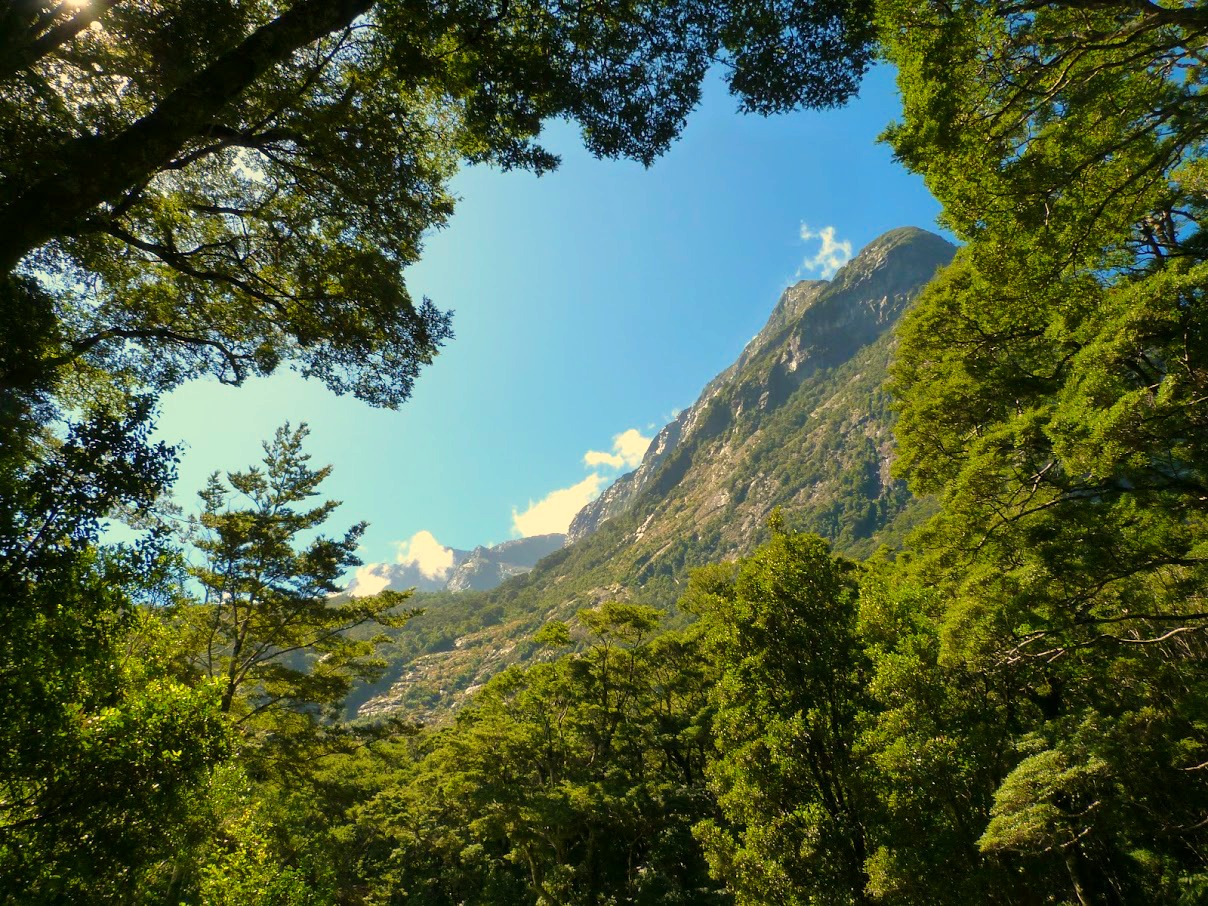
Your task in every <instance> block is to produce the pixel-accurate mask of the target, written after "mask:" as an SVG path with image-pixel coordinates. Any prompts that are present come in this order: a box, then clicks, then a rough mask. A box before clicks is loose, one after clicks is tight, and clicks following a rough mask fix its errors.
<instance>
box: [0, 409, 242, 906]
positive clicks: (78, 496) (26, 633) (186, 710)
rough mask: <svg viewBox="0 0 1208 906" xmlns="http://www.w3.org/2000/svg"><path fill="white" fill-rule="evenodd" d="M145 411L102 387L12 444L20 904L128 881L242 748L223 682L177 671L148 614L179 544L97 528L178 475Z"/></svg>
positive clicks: (3, 615) (7, 741)
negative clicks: (97, 397) (67, 418)
mask: <svg viewBox="0 0 1208 906" xmlns="http://www.w3.org/2000/svg"><path fill="white" fill-rule="evenodd" d="M32 411H34V412H35V413H40V414H43V415H44V413H41V410H39V408H38V407H36V406H35V407H33V409H32ZM149 413H150V407H149V404H148V403H147V402H146V401H145V400H143V401H136V402H135V403H134V404H133V405H132V407H131V408H129V409H128V410H127V411H124V412H123V411H114V410H112V409H106V408H105V407H104V406H102V405H100V404H99V403H96V402H95V401H94V403H93V405H92V406H91V407H89V408H88V409H85V410H84V411H81V412H78V413H77V417H78V420H77V421H76V422H75V423H73V424H70V425H68V426H67V427H66V428H65V429H64V430H65V436H64V437H62V438H61V439H58V440H57V442H53V443H52V442H47V441H46V439H45V437H43V436H38V435H36V436H35V438H34V439H32V440H31V439H30V438H28V437H25V438H19V442H17V443H7V442H6V443H4V444H3V445H0V496H2V497H3V500H4V501H5V506H4V507H0V708H2V709H3V712H4V720H3V721H2V722H0V889H3V890H4V891H5V893H6V895H7V896H8V897H11V898H13V899H14V900H17V901H20V902H23V903H60V902H66V901H70V902H115V901H119V900H122V899H125V898H127V897H128V896H129V895H130V894H131V892H132V891H134V890H137V889H138V888H139V887H140V885H141V883H142V882H143V881H144V880H145V878H146V876H147V875H148V873H150V872H153V871H154V870H155V868H156V867H157V866H158V865H160V864H162V863H163V862H164V861H166V860H170V859H171V858H173V857H174V855H175V853H176V851H177V848H178V847H179V846H181V845H182V841H183V838H184V837H185V836H187V831H188V825H189V820H188V816H189V814H190V812H191V810H192V808H193V805H194V799H195V798H196V797H198V796H201V795H204V790H205V787H206V781H207V776H208V773H209V771H210V769H211V768H212V767H213V766H214V765H215V764H217V763H220V762H221V761H222V760H223V759H224V758H225V757H226V756H227V753H228V751H229V746H228V738H227V733H226V727H225V726H224V722H223V721H222V719H221V715H220V714H219V710H218V696H217V695H216V694H214V690H213V689H212V688H210V687H208V686H191V685H189V684H187V683H184V682H182V681H181V678H180V677H179V676H178V675H177V672H176V670H175V669H174V663H173V659H172V652H173V644H172V643H173V640H172V639H171V638H170V637H169V636H168V635H167V634H166V633H165V631H164V628H163V626H162V625H161V624H160V623H159V622H158V621H157V620H156V619H155V618H154V617H153V616H152V613H151V608H153V607H157V606H161V605H163V604H164V603H165V602H166V601H168V600H170V599H171V598H172V597H173V594H174V592H173V589H174V587H175V580H176V569H175V566H174V563H175V557H174V554H173V551H172V549H171V546H170V545H169V544H168V543H167V542H166V540H165V539H164V538H162V537H157V536H156V535H154V534H152V535H150V536H145V537H143V538H142V539H141V540H140V541H139V542H138V543H134V544H115V543H112V542H110V543H101V541H100V535H101V532H102V529H103V526H104V523H103V519H102V517H103V516H104V515H106V514H108V513H110V512H112V511H113V510H116V509H127V510H130V511H135V512H137V511H140V510H145V509H146V508H147V507H148V506H150V505H151V504H152V503H153V502H154V500H155V498H156V496H157V495H158V494H159V493H160V491H161V490H162V488H163V487H164V486H165V484H166V483H167V481H168V480H169V479H170V477H171V475H172V472H173V466H174V459H173V451H172V450H171V448H169V447H166V446H165V445H163V444H154V443H151V442H149V440H148V437H147V435H148V433H149V432H150V429H151V426H150V422H149ZM46 430H49V427H47V428H46ZM7 440H8V438H6V441H7Z"/></svg>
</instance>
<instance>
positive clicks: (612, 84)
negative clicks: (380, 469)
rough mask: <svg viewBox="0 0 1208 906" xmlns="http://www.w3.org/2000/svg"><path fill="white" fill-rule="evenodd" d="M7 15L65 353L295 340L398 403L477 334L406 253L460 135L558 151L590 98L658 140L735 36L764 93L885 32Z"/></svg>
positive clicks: (22, 193) (270, 352)
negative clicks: (441, 303)
mask: <svg viewBox="0 0 1208 906" xmlns="http://www.w3.org/2000/svg"><path fill="white" fill-rule="evenodd" d="M0 25H2V26H3V28H2V29H0V31H2V33H3V39H2V47H3V53H2V54H0V57H2V59H3V60H4V63H3V64H0V146H3V147H4V148H5V155H4V159H3V161H2V162H0V272H3V273H5V274H11V273H14V272H15V273H17V274H19V275H24V276H25V277H27V278H33V279H35V280H36V281H37V282H38V283H40V284H41V286H42V287H43V288H44V289H46V290H47V292H48V296H47V297H46V298H45V299H44V300H43V301H42V302H41V305H43V306H46V307H47V308H48V309H49V310H46V309H42V308H40V309H39V310H38V314H39V316H40V317H42V318H43V319H44V320H45V321H47V322H48V323H47V329H48V333H49V335H50V336H51V337H53V343H51V348H50V349H48V350H47V352H46V354H45V355H44V356H42V357H41V358H40V359H39V360H38V362H37V365H38V366H39V369H41V370H42V371H45V370H47V369H51V370H53V369H54V368H56V367H58V366H61V365H63V364H66V363H69V362H73V361H77V360H86V361H88V362H92V363H96V364H99V365H101V366H102V367H104V368H106V369H110V370H113V369H123V370H128V371H130V372H132V373H134V374H136V375H137V376H138V378H139V379H140V380H142V381H144V382H147V383H148V384H150V385H151V386H153V387H157V388H162V387H167V386H171V385H172V384H174V383H176V382H177V381H179V380H182V379H184V378H186V377H188V376H190V375H192V374H195V373H198V372H200V371H209V372H211V373H213V374H215V375H217V376H218V377H219V379H221V380H224V381H229V382H233V383H238V382H239V381H240V380H242V379H243V377H244V376H245V375H247V374H255V373H268V372H271V371H272V370H273V369H274V368H275V367H276V366H277V365H278V364H279V363H280V362H282V361H288V362H290V363H291V364H292V365H294V367H297V368H299V369H300V370H301V371H302V372H303V373H304V374H307V375H313V376H316V377H319V378H320V379H322V380H324V381H325V382H326V383H327V384H328V385H329V386H330V387H332V388H333V389H334V390H336V391H337V392H345V391H348V392H352V393H354V394H356V395H357V396H358V397H360V398H362V399H366V400H369V401H370V402H373V403H375V404H379V405H387V406H395V405H398V404H399V403H400V402H402V401H403V400H404V399H405V398H406V397H407V395H408V394H409V392H410V389H411V385H412V381H413V380H414V378H415V375H416V373H417V371H418V369H419V367H420V366H421V365H422V364H423V363H425V362H427V361H428V360H429V359H430V358H431V356H432V355H433V354H434V353H435V352H436V350H437V348H438V347H439V346H440V345H441V343H442V342H443V341H445V340H446V339H448V337H449V336H450V333H449V319H448V315H447V314H445V313H443V312H440V311H439V310H437V309H436V308H435V307H434V306H433V305H432V304H431V303H429V302H427V301H426V300H425V301H423V302H422V303H418V304H417V303H415V302H413V300H412V299H411V297H410V295H409V294H408V292H407V290H406V287H405V284H404V281H403V277H402V271H403V269H404V268H405V267H406V265H408V264H410V263H411V262H413V261H414V260H415V259H416V258H417V257H418V255H419V253H420V247H421V240H422V237H423V235H424V233H425V232H426V231H428V230H431V229H433V228H438V227H440V226H441V225H442V224H443V223H444V222H445V220H446V218H447V217H448V215H449V213H450V211H451V209H452V197H451V196H450V194H449V192H448V190H447V183H448V179H449V177H450V176H451V175H452V173H453V172H454V169H455V167H456V165H457V163H458V162H459V161H462V160H467V161H491V162H495V163H498V164H501V165H503V166H505V167H512V166H519V167H528V168H532V169H534V170H536V171H538V172H540V171H542V170H544V169H547V168H549V167H551V166H554V165H555V164H556V159H555V158H554V157H553V156H552V155H551V154H549V153H548V152H547V151H545V150H544V149H542V148H541V147H540V146H539V145H538V144H537V143H536V139H537V137H538V135H539V133H540V130H541V125H542V123H543V122H544V121H546V120H548V119H551V118H557V117H565V118H570V119H574V120H577V121H578V122H579V123H581V124H582V126H583V131H584V138H585V140H586V142H587V145H588V147H589V148H590V149H591V150H592V151H593V152H595V153H597V154H603V155H625V156H629V157H634V158H637V159H639V160H642V161H644V162H646V163H649V162H650V161H651V160H652V159H653V158H654V157H655V156H657V155H658V154H659V153H661V152H662V151H663V150H665V149H666V148H667V146H668V145H669V144H670V142H671V141H672V140H673V139H674V138H675V136H676V135H677V134H678V132H679V130H680V128H681V127H682V125H683V122H684V119H685V117H686V116H687V114H688V113H689V112H690V111H691V109H692V108H693V106H695V104H696V103H697V101H698V99H699V93H700V83H701V80H702V78H703V76H704V74H705V72H706V70H707V69H708V68H709V66H710V65H712V64H713V63H714V62H715V61H720V62H722V63H723V64H724V65H726V66H727V67H728V69H729V79H730V84H731V87H732V89H733V90H734V91H735V92H736V93H737V94H738V95H739V96H740V97H741V99H742V101H741V103H742V105H743V106H744V107H745V108H746V109H749V110H754V111H757V112H761V113H768V112H773V111H778V110H785V109H789V108H792V107H795V106H798V105H802V104H805V105H810V106H828V105H832V104H836V103H840V102H842V101H843V100H845V99H846V98H848V97H849V96H850V95H851V94H852V93H854V91H855V90H856V88H857V86H858V84H859V81H860V77H861V75H862V74H863V72H864V70H865V69H866V67H867V65H868V62H869V56H870V52H871V51H870V42H871V38H872V31H871V22H870V5H869V2H868V0H810V2H800V3H791V4H780V3H769V2H766V0H749V2H742V3H723V2H719V0H710V2H703V3H697V2H675V3H664V2H651V0H631V2H625V3H621V4H615V3H614V4H607V5H601V6H593V5H592V4H588V3H572V4H564V3H556V2H548V0H504V2H502V3H496V2H494V0H491V2H486V0H466V2H458V3H443V2H409V0H335V2H333V0H294V2H291V3H288V4H277V3H269V2H267V0H257V2H251V3H242V4H238V5H231V4H224V3H217V2H213V0H170V2H167V3H155V4H152V3H149V2H143V0H89V2H87V3H43V2H20V3H10V4H8V5H7V6H6V7H5V8H4V10H3V11H2V12H0ZM13 280H14V278H13V277H9V280H8V283H7V284H6V288H5V290H4V293H3V294H2V295H0V299H3V301H4V302H5V306H6V308H7V307H9V306H11V305H14V304H15V303H14V301H13V299H14V298H15V293H16V291H15V289H14V287H15V286H16V285H17V284H16V283H14V282H13ZM5 320H6V321H7V314H6V316H5ZM22 377H25V378H28V377H29V376H28V375H24V374H20V373H13V372H11V371H10V372H9V373H8V374H7V375H6V376H5V377H4V383H5V384H6V385H9V384H13V383H15V382H16V381H17V380H18V379H20V378H22Z"/></svg>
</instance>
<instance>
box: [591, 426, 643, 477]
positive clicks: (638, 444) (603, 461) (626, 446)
mask: <svg viewBox="0 0 1208 906" xmlns="http://www.w3.org/2000/svg"><path fill="white" fill-rule="evenodd" d="M649 446H650V438H649V437H644V436H643V435H642V433H641V432H640V431H638V429H637V428H630V429H629V430H627V431H622V432H621V433H620V434H616V435H613V438H612V452H611V453H605V452H603V451H602V450H588V451H587V452H586V453H584V454H583V464H584V465H585V466H587V467H588V468H589V469H594V468H595V467H596V466H608V467H609V468H611V469H619V468H621V467H622V466H626V467H628V468H630V469H636V468H637V467H638V466H639V465H641V462H642V457H643V456H644V455H645V454H646V448H647V447H649Z"/></svg>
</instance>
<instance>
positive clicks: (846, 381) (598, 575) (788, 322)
mask: <svg viewBox="0 0 1208 906" xmlns="http://www.w3.org/2000/svg"><path fill="white" fill-rule="evenodd" d="M952 253H953V247H952V246H951V245H950V244H949V243H947V242H945V241H944V240H942V239H940V238H939V237H937V236H934V235H933V234H930V233H927V232H925V231H922V230H917V229H911V228H906V229H899V230H894V231H892V232H890V233H887V234H885V235H884V236H882V237H880V238H879V239H877V240H876V241H874V242H872V243H871V244H870V245H869V246H868V247H867V248H865V249H864V250H863V251H862V252H861V253H860V255H858V256H857V257H856V258H855V259H853V260H852V261H851V262H850V263H849V264H848V265H847V266H846V267H845V268H843V269H842V270H841V271H839V273H837V274H836V275H835V277H834V279H833V280H831V281H829V282H825V281H804V282H802V283H799V284H797V285H795V286H793V287H790V288H789V289H788V290H786V291H785V293H784V294H783V295H782V297H781V299H780V300H779V302H778V303H777V305H776V307H775V309H774V310H773V312H772V315H771V317H770V318H769V321H768V324H767V326H765V328H764V329H763V330H762V331H761V332H760V333H759V335H758V336H757V337H756V338H755V339H754V340H752V341H751V343H750V344H748V346H747V348H746V349H745V350H744V351H743V354H742V356H740V358H739V360H738V361H737V362H735V363H734V364H733V365H732V366H731V367H730V368H728V369H726V370H725V371H723V372H722V373H721V374H719V375H718V377H717V378H715V379H714V380H713V381H711V382H710V383H709V384H708V385H707V386H706V388H705V389H704V391H703V392H702V394H701V397H700V399H699V400H698V401H697V402H696V403H695V405H693V406H692V407H690V408H689V409H686V410H685V411H684V412H682V413H681V414H680V415H679V416H678V417H677V419H676V422H674V423H673V424H672V425H669V426H668V427H667V428H666V429H664V431H663V432H662V433H661V434H660V435H659V437H658V438H656V439H655V441H654V443H652V445H651V449H650V451H649V452H648V453H647V455H646V460H645V461H644V462H643V464H642V466H641V467H639V469H637V470H636V471H635V472H633V473H630V474H629V475H627V476H624V477H623V478H622V479H620V481H619V482H618V486H619V488H618V490H619V491H620V493H617V492H616V491H614V492H613V494H612V495H611V499H607V498H608V496H609V495H605V498H602V500H603V501H604V503H605V504H606V505H609V506H611V512H605V510H604V508H602V507H600V506H595V511H594V512H589V511H591V510H593V507H592V506H589V507H588V508H587V510H585V511H584V513H581V514H580V517H579V518H578V519H577V520H576V523H577V524H579V525H582V524H583V523H584V521H585V518H586V517H591V518H592V519H594V520H595V521H596V524H595V525H593V526H592V530H591V531H590V532H589V533H588V534H586V536H585V537H580V538H579V540H577V541H575V542H574V543H571V544H570V545H568V546H567V547H565V548H563V549H562V550H560V551H558V552H556V553H554V554H552V555H551V556H548V557H546V558H545V559H543V560H541V561H540V562H539V563H538V564H537V566H536V567H535V568H534V569H533V570H532V571H531V572H529V573H528V574H526V575H523V576H519V577H516V578H514V579H511V580H509V581H507V582H505V583H503V584H502V585H500V586H499V587H497V588H495V589H492V590H490V591H487V592H463V593H459V594H452V593H432V594H423V595H417V596H416V597H415V599H414V603H415V604H417V605H418V606H420V607H423V608H424V609H425V613H424V614H423V615H422V616H420V617H418V618H416V619H414V620H412V621H411V622H410V623H409V624H408V625H407V627H406V628H405V629H404V630H403V631H402V632H401V633H400V638H399V648H398V657H397V661H396V662H395V663H393V664H392V667H391V670H390V671H389V672H388V673H387V675H386V677H385V678H384V679H383V680H382V681H381V682H379V683H378V684H376V685H375V686H373V687H372V688H366V689H363V690H361V692H360V694H358V695H357V696H355V698H354V700H353V701H352V702H351V703H350V708H352V709H353V710H355V711H357V712H358V713H359V714H361V715H362V716H368V715H380V714H383V713H388V712H391V711H396V710H399V709H402V710H405V712H406V713H407V714H408V715H409V716H412V717H416V716H418V717H421V718H429V719H430V718H432V717H433V716H435V715H437V714H439V713H440V712H443V711H445V710H447V709H449V708H451V707H456V706H458V705H459V704H461V703H462V702H463V701H464V700H465V697H466V695H467V693H469V692H472V691H473V690H474V689H476V688H477V687H478V686H480V685H481V684H482V683H483V682H485V681H486V680H487V679H489V678H490V677H491V676H492V675H494V674H495V673H497V672H498V671H499V670H500V669H502V668H503V667H505V666H508V665H510V664H513V663H521V662H525V661H528V660H531V659H533V658H534V657H539V656H542V655H541V649H539V648H538V647H537V646H535V645H534V644H533V643H532V642H530V641H529V639H530V638H531V636H532V635H533V633H534V632H535V631H536V630H537V629H538V628H539V627H540V626H541V625H542V624H543V623H544V622H546V621H547V620H550V619H567V618H569V617H571V616H572V615H573V614H574V613H576V612H577V611H579V610H581V609H583V608H584V607H590V606H594V605H596V604H598V603H600V602H602V601H606V600H631V601H640V602H642V603H646V604H652V605H656V606H659V607H663V608H673V607H674V604H675V601H676V599H677V598H678V597H679V595H680V594H681V592H682V591H683V588H684V585H685V582H686V579H687V574H688V572H689V571H690V570H691V569H692V568H694V567H696V566H701V565H704V564H706V563H711V562H717V561H718V560H724V559H733V558H735V557H738V556H741V555H745V554H747V553H749V552H751V551H752V550H754V548H755V547H757V546H758V545H759V544H761V543H762V542H763V541H765V540H766V538H767V530H766V527H765V523H766V521H767V518H768V516H769V515H770V513H771V512H772V510H773V509H775V508H777V507H780V508H781V509H782V510H783V512H784V515H785V521H786V524H787V525H788V526H789V527H791V528H792V529H794V530H799V531H809V532H816V533H818V534H821V535H823V536H825V537H827V538H829V539H830V540H831V541H832V542H833V544H834V546H835V549H836V550H837V551H839V552H841V553H845V554H847V555H850V556H855V557H864V556H867V555H868V554H870V553H872V552H873V551H874V550H876V549H877V548H878V547H880V546H882V545H888V546H890V547H894V546H896V545H898V544H899V543H900V541H901V539H902V537H903V535H904V533H905V531H906V530H907V529H908V528H909V527H910V526H912V525H914V524H917V523H918V522H919V521H920V520H921V518H922V517H923V516H925V515H926V514H927V512H928V505H927V502H926V501H920V500H916V499H914V498H912V496H911V495H910V492H909V491H908V490H907V489H906V487H905V484H904V483H903V482H901V481H898V480H894V479H893V478H891V477H890V475H889V463H890V461H891V458H892V455H893V436H892V429H893V423H894V415H893V412H892V409H891V400H890V397H889V395H888V393H887V392H886V391H885V389H884V386H883V385H884V383H885V380H886V376H887V369H888V365H889V361H890V358H891V355H892V352H893V348H894V337H893V333H892V331H891V328H892V326H893V324H894V323H895V322H896V320H897V318H898V317H899V316H900V314H901V313H902V311H903V310H905V308H906V306H907V305H908V304H909V302H910V301H911V300H912V299H913V298H914V296H915V295H916V294H917V292H918V291H919V289H920V288H921V287H922V285H923V284H924V283H925V282H926V281H927V280H928V279H929V278H930V277H931V275H932V274H934V272H935V270H936V268H937V267H939V266H940V265H942V264H943V263H946V262H947V261H948V260H949V259H950V258H951V256H952ZM573 531H574V529H573V527H572V537H573ZM673 622H674V620H673Z"/></svg>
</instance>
